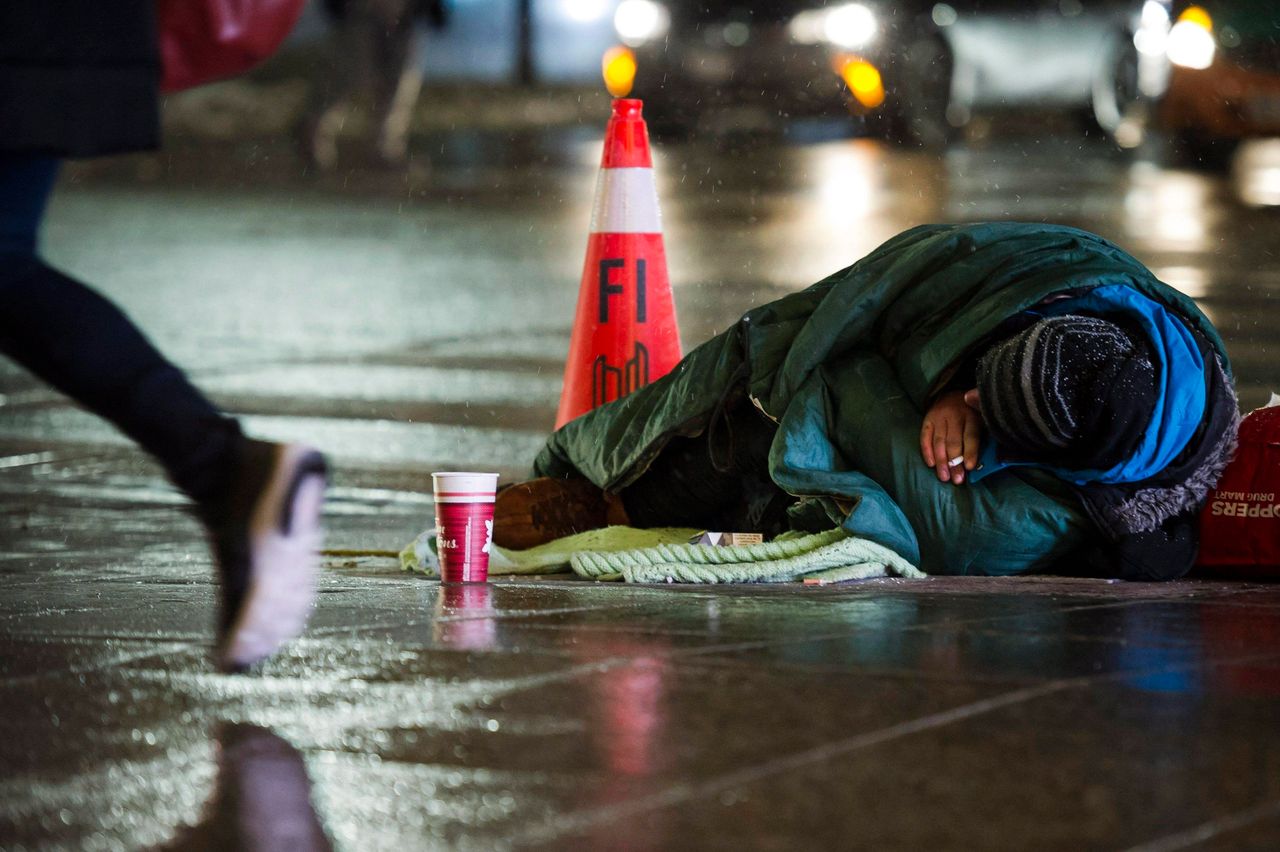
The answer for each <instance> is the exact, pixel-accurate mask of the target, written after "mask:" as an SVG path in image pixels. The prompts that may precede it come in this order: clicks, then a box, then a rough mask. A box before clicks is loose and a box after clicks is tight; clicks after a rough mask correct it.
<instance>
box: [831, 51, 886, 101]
mask: <svg viewBox="0 0 1280 852" xmlns="http://www.w3.org/2000/svg"><path fill="white" fill-rule="evenodd" d="M840 76H841V77H842V78H844V82H845V85H846V86H848V87H849V91H851V92H853V96H854V97H855V98H856V99H857V100H858V103H860V104H862V105H863V106H864V107H866V108H867V109H875V108H876V107H878V106H880V104H882V103H884V81H883V80H881V79H880V71H879V70H878V69H877V68H876V66H874V65H872V64H871V63H870V62H867V61H866V60H865V59H847V60H845V61H844V62H842V63H841V64H840Z"/></svg>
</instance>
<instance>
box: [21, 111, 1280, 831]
mask: <svg viewBox="0 0 1280 852" xmlns="http://www.w3.org/2000/svg"><path fill="white" fill-rule="evenodd" d="M446 142H447V143H448V144H445V143H446ZM423 144H424V145H431V146H433V147H432V149H431V150H432V151H433V154H432V157H433V163H434V166H435V171H434V172H433V173H432V175H433V176H432V177H430V178H427V179H425V180H415V181H412V182H410V184H409V185H406V183H405V182H404V181H402V180H401V181H399V182H397V180H396V179H394V178H390V177H387V176H377V175H370V174H363V173H353V174H351V175H346V176H335V177H333V178H326V179H322V180H317V181H302V180H300V179H299V178H298V176H297V175H296V174H291V173H290V172H289V169H287V168H280V167H279V166H278V163H279V159H278V158H277V159H273V157H274V156H277V155H279V156H284V157H287V152H286V153H282V152H281V151H279V150H275V149H270V148H269V147H268V148H264V149H262V156H260V157H258V158H257V159H256V160H254V163H256V165H253V164H250V165H246V166H245V167H244V171H243V173H237V174H235V175H233V176H227V175H225V174H224V175H221V176H219V175H216V174H214V175H206V174H205V171H206V168H205V166H206V164H205V161H204V160H203V159H201V158H199V157H193V156H191V155H190V153H188V155H187V156H185V157H184V156H183V154H182V152H181V150H179V152H178V153H177V154H175V155H173V156H172V158H171V159H170V160H168V161H166V165H165V167H164V168H160V169H155V168H152V167H151V166H146V167H144V166H141V165H136V164H133V163H131V162H130V161H125V162H123V163H122V164H118V165H116V166H113V167H111V168H106V167H104V170H102V171H100V172H95V171H85V172H79V173H78V172H75V171H72V172H71V173H70V176H69V178H68V181H67V182H66V183H65V184H64V186H63V187H62V188H61V190H60V191H59V194H58V196H57V198H56V200H55V204H54V209H53V211H52V217H51V220H50V228H49V232H48V234H47V243H48V247H49V252H50V254H51V255H52V256H53V257H54V258H55V259H56V260H57V261H58V262H59V263H61V264H63V265H65V266H66V267H68V268H70V269H71V270H72V271H75V272H77V273H79V274H82V275H84V276H86V277H87V278H89V279H91V280H93V281H94V282H95V283H96V284H97V285H98V286H100V287H101V289H103V290H105V291H106V292H108V293H109V294H110V295H111V296H112V297H114V298H116V299H118V300H120V301H121V302H122V303H123V304H124V305H125V306H126V308H127V309H128V310H129V311H130V312H131V313H133V314H134V315H135V316H137V318H138V319H139V320H140V321H141V323H142V324H143V325H144V326H145V327H146V328H147V329H148V331H149V332H150V333H151V334H152V335H153V336H154V337H155V338H157V339H158V341H159V342H160V343H161V345H162V346H163V347H164V348H165V349H166V350H168V351H170V352H171V353H172V354H173V355H174V357H175V359H176V360H178V361H179V362H180V363H182V364H183V365H184V366H186V367H188V368H189V369H191V370H192V372H193V373H194V374H195V376H196V377H197V380H198V381H200V382H201V383H202V384H204V385H205V386H206V387H208V388H209V390H210V391H211V393H212V394H213V395H214V396H215V398H216V399H217V400H218V401H219V402H220V403H222V404H223V405H225V406H226V407H228V408H229V409H230V410H232V411H235V412H237V413H240V414H242V415H245V416H246V418H247V424H248V426H249V428H251V429H252V430H254V431H257V432H260V433H262V434H265V435H267V436H270V437H276V438H306V439H308V440H313V441H317V442H319V443H320V444H321V445H322V446H323V447H324V448H325V449H326V450H327V451H329V452H331V453H332V454H333V455H334V457H335V458H336V459H337V461H338V467H337V474H336V479H337V481H336V485H335V488H334V491H333V494H332V499H331V500H330V502H329V505H328V507H327V521H328V527H329V543H330V544H331V545H332V546H334V547H338V548H343V549H346V550H348V551H350V552H352V553H357V552H358V551H360V550H362V549H371V550H391V549H397V548H399V547H401V546H402V545H404V544H405V543H407V542H408V541H409V540H410V539H411V538H412V537H413V536H414V535H415V534H416V533H417V532H419V531H420V530H421V529H422V528H424V527H426V526H428V525H429V524H430V523H431V522H432V517H431V511H432V503H431V500H430V496H429V488H428V482H429V477H428V476H427V474H428V473H429V472H430V470H432V469H433V468H435V469H438V468H441V467H445V466H450V467H452V466H462V467H472V466H479V467H483V468H487V469H496V470H500V471H501V472H502V473H503V475H504V477H506V478H508V479H510V478H514V477H516V476H520V475H521V474H522V473H523V472H524V470H525V468H526V466H527V465H528V463H529V461H530V460H531V458H532V456H533V454H534V452H535V451H536V450H537V448H538V446H539V445H540V442H541V439H542V437H543V435H544V434H545V431H546V430H547V429H548V428H549V427H550V425H551V422H552V421H553V419H554V406H555V401H556V400H555V397H556V386H557V382H558V377H559V371H560V366H561V363H562V359H563V357H564V352H565V351H566V349H567V344H568V334H569V318H570V317H571V315H572V309H573V304H574V301H575V299H576V297H577V284H578V280H579V276H580V274H581V263H582V253H583V250H584V247H585V242H586V234H585V230H586V222H587V219H588V218H589V212H590V201H591V192H592V182H593V180H594V177H595V175H594V164H595V161H596V158H597V156H598V144H599V142H598V137H597V136H594V135H592V134H583V133H582V132H572V133H567V134H559V135H557V134H555V133H548V134H535V135H533V136H532V137H530V138H529V139H525V138H514V139H510V140H508V139H505V138H497V139H495V138H494V137H493V136H488V137H486V136H483V135H481V136H477V137H475V138H470V137H468V139H467V140H462V141H459V139H457V138H452V137H441V138H440V139H428V140H425V141H424V143H423ZM735 144H736V147H731V148H729V149H726V148H724V147H723V146H717V145H681V146H664V147H662V148H660V150H659V151H658V164H657V165H658V176H659V181H660V192H661V194H662V203H663V212H664V214H665V223H666V234H667V242H668V255H669V258H670V262H671V274H672V279H673V282H674V285H675V292H676V299H677V302H678V307H679V310H680V318H681V322H682V333H683V336H684V339H685V340H686V341H687V342H689V343H690V344H694V343H697V342H699V341H701V340H703V339H705V338H706V337H707V336H709V335H710V334H712V333H714V332H716V331H718V330H720V329H722V328H724V327H725V326H726V325H727V324H728V323H730V322H732V321H733V320H734V319H736V317H737V316H738V315H739V313H740V312H741V311H742V310H744V309H745V308H747V307H749V306H751V305H753V304H755V303H757V302H760V301H763V300H766V299H771V298H774V297H776V296H779V295H782V294H783V293H786V292H789V291H792V290H794V289H797V288H799V287H802V286H804V285H806V284H808V283H811V282H812V281H814V280H817V279H818V278H821V277H823V276H825V275H826V274H829V273H830V272H832V271H834V270H835V269H837V268H840V267H842V266H844V265H847V264H848V263H850V262H852V261H853V260H855V259H856V258H857V257H859V256H860V255H862V254H864V253H865V252H867V251H869V250H870V249H872V248H874V247H875V246H876V245H877V244H879V243H880V242H881V241H882V240H884V239H885V238H887V237H889V236H891V235H892V234H894V233H896V232H898V231H899V230H901V229H903V228H906V227H909V226H911V225H914V224H917V223H919V222H925V221H937V220H944V221H946V220H957V221H970V220H975V219H986V218H1018V219H1047V220H1053V221H1060V222H1065V223H1068V224H1073V225H1078V226H1081V227H1085V228H1089V229H1091V230H1095V231H1098V232H1100V233H1102V234H1103V235H1105V236H1108V237H1111V238H1113V239H1115V240H1116V241H1118V242H1119V243H1120V244H1121V245H1123V246H1124V247H1126V248H1128V249H1130V250H1132V251H1133V252H1134V253H1135V254H1136V255H1138V256H1139V257H1140V258H1141V259H1143V260H1144V261H1145V262H1147V263H1148V264H1150V265H1151V266H1152V267H1153V268H1154V269H1156V270H1157V272H1158V273H1159V274H1160V275H1161V276H1162V277H1164V278H1165V279H1166V280H1168V281H1169V282H1170V283H1171V284H1173V285H1174V286H1177V287H1179V288H1180V289H1182V290H1183V291H1184V292H1186V293H1188V294H1189V295H1191V296H1193V297H1194V298H1196V299H1198V300H1199V301H1200V303H1201V304H1202V305H1203V306H1204V308H1205V309H1206V310H1207V311H1208V312H1209V313H1210V314H1211V315H1212V316H1213V318H1214V320H1215V321H1216V322H1217V323H1218V325H1219V327H1220V328H1221V330H1222V332H1223V334H1224V336H1225V337H1226V338H1227V342H1228V346H1229V347H1230V349H1231V351H1232V353H1233V356H1234V361H1235V365H1236V370H1237V375H1238V376H1239V379H1240V382H1241V388H1242V391H1243V398H1244V400H1245V402H1246V404H1247V405H1256V404H1258V403H1260V402H1261V401H1263V400H1265V399H1266V392H1267V391H1268V390H1269V389H1270V388H1271V387H1274V386H1280V375H1277V372H1276V367H1275V362H1274V359H1273V358H1272V357H1271V356H1270V351H1271V350H1272V349H1273V348H1274V346H1273V344H1274V342H1275V340H1276V337H1277V334H1278V332H1277V331H1276V329H1275V325H1276V323H1275V322H1274V320H1275V317H1276V311H1275V307H1274V306H1275V301H1276V299H1277V295H1278V294H1280V262H1277V259H1276V257H1275V245H1274V237H1273V234H1274V233H1275V228H1274V225H1275V219H1274V214H1275V211H1271V210H1267V209H1262V208H1256V207H1254V206H1251V205H1253V204H1259V203H1262V201H1261V200H1260V199H1261V196H1262V195H1265V192H1266V190H1267V187H1268V186H1269V183H1268V182H1269V181H1270V180H1271V178H1270V177H1268V175H1269V174H1270V172H1268V171H1266V170H1267V169H1269V168H1270V166H1269V165H1267V163H1268V162H1269V160H1266V157H1269V156H1270V154H1269V153H1268V152H1267V151H1266V150H1262V153H1255V154H1250V155H1249V156H1248V157H1242V158H1241V160H1240V161H1238V163H1237V168H1236V172H1235V174H1234V175H1233V176H1232V177H1230V178H1220V177H1213V176H1209V175H1205V174H1198V173H1191V172H1186V171H1177V170H1169V169H1165V168H1163V167H1161V166H1159V165H1158V164H1157V163H1155V162H1152V161H1150V160H1146V159H1142V158H1138V159H1136V160H1130V159H1126V158H1125V157H1123V156H1121V155H1118V154H1114V153H1112V152H1110V151H1106V150H1103V149H1102V148H1101V146H1096V147H1094V148H1090V147H1088V146H1084V145H1081V144H1079V143H1077V142H1070V141H1065V140H1062V139H1058V140H1053V139H1046V140H1025V139H1024V140H1017V139H1015V140H1000V139H995V138H991V139H980V140H975V141H973V142H971V143H970V144H969V145H967V146H960V147H958V148H956V149H954V150H953V151H951V152H949V153H948V154H947V155H945V156H942V157H935V156H929V155H926V154H923V153H918V152H905V151H897V150H892V149H887V148H885V147H883V146H880V145H877V144H875V143H871V142H868V141H865V140H835V141H827V142H822V143H820V144H814V145H802V146H794V147H782V146H779V145H777V144H776V143H771V142H767V141H766V142H758V143H756V142H752V143H750V144H746V143H741V142H739V143H735ZM436 147H438V148H439V151H438V153H437V152H436ZM268 155H271V156H268ZM1264 155H1265V156H1264ZM1250 158H1254V159H1250ZM1257 158H1262V159H1257ZM113 169H114V170H113ZM1250 169H1256V170H1260V171H1256V173H1252V174H1254V177H1252V178H1251V177H1249V175H1250V174H1251V172H1250V171H1249V170H1250ZM138 173H142V174H143V175H144V176H146V177H147V181H148V182H144V183H142V184H139V182H138V181H137V179H136V178H137V176H138ZM1250 181H1252V183H1250ZM1246 185H1250V186H1252V187H1253V189H1252V190H1250V191H1252V192H1256V193H1259V195H1257V196H1256V197H1253V198H1252V199H1251V198H1249V197H1246V192H1245V190H1243V189H1241V187H1242V186H1246ZM1242 200H1243V202H1245V203H1242ZM181 503H182V501H181V499H180V498H178V496H177V495H176V494H175V493H174V492H173V491H172V489H170V488H169V487H168V486H167V485H165V484H164V483H163V481H162V480H161V479H160V477H159V475H158V472H157V469H156V468H155V467H154V465H152V464H151V463H150V462H149V461H148V460H147V459H145V458H143V457H142V456H140V455H139V454H138V453H137V452H136V451H135V450H133V449H132V448H131V447H129V446H128V445H127V444H125V443H124V442H123V439H122V438H120V437H119V436H117V435H115V433H114V432H113V431H112V430H111V429H110V427H108V426H105V425H103V424H102V423H100V422H98V421H96V420H94V419H92V418H91V417H89V416H88V415H86V414H84V413H82V412H80V411H78V410H75V409H74V408H72V407H71V406H69V405H68V404H67V403H66V401H65V400H64V399H63V398H61V397H60V396H58V395H57V394H56V393H53V392H51V391H48V390H47V389H44V388H42V387H40V386H39V385H37V384H36V383H34V382H33V381H32V380H31V379H30V378H29V377H28V376H26V375H24V374H23V373H21V372H20V371H19V370H18V369H17V368H16V367H13V366H12V365H9V364H8V363H3V364H0V543H3V547H2V548H0V572H2V573H3V589H4V591H3V593H2V594H0V717H2V718H4V720H5V723H6V727H5V733H6V736H4V737H3V738H0V767H3V769H4V772H3V777H0V847H3V848H6V849H8V848H15V849H16V848H28V847H38V846H39V847H49V848H68V849H71V848H74V849H120V848H138V847H162V848H164V847H168V848H231V847H233V846H235V847H240V848H254V847H253V844H254V843H258V844H260V848H272V847H276V848H279V846H280V845H285V846H291V848H326V844H331V845H332V846H333V847H335V848H342V849H384V848H385V849H406V848H410V849H417V848H425V849H471V848H477V849H486V850H488V849H502V848H548V849H567V848H590V849H604V848H607V849H614V848H625V849H671V848H733V849H739V848H744V849H748V848H767V849H789V848H806V847H816V848H844V847H846V846H850V845H859V846H867V847H881V846H884V847H895V848H900V847H911V848H931V847H956V846H965V847H971V848H972V847H977V848H1028V847H1034V848H1073V849H1074V848H1081V847H1105V848H1115V847H1124V846H1129V845H1136V844H1151V845H1150V847H1149V848H1156V849H1174V848H1182V847H1183V846H1185V845H1187V844H1189V843H1191V842H1193V841H1194V842H1200V841H1206V840H1207V841H1208V842H1210V843H1215V844H1218V845H1222V846H1229V847H1232V848H1274V847H1275V846H1276V844H1277V842H1280V729H1278V728H1277V726H1276V724H1275V720H1276V719H1277V718H1278V717H1280V592H1278V591H1276V590H1275V589H1274V588H1273V587H1270V586H1265V585H1258V584H1249V583H1239V582H1235V583H1231V582H1217V581H1200V582H1194V581H1188V582H1181V583H1175V584H1169V585H1163V586H1147V585H1123V584H1110V583H1105V582H1099V581H1083V580H1051V579H1024V580H983V579H978V578H962V579H955V580H946V579H929V580H923V581H902V580H875V581H867V582H861V583H853V584H846V585H837V586H833V587H824V588H820V589H819V588H800V587H795V588H790V587H787V588H780V587H779V588H774V587H729V588H715V589H709V588H666V587H662V588H653V587H627V586H618V585H610V584H591V583H585V582H574V581H569V580H563V579H556V578H551V579H539V580H503V581H500V582H494V583H491V584H489V585H485V586H441V585H439V584H436V583H432V582H428V581H425V580H421V579H419V578H415V577H408V576H404V575H402V574H400V573H399V571H398V569H397V567H396V565H395V563H394V561H393V560H389V559H383V558H378V557H373V556H359V555H352V556H343V557H336V556H335V557H332V558H330V559H329V560H328V562H327V566H326V567H327V570H326V571H325V573H324V576H323V581H322V589H321V595H320V601H319V606H318V608H317V612H316V615H315V618H314V619H313V621H312V625H311V627H310V629H309V630H308V632H307V634H306V635H305V636H304V637H303V638H302V639H301V640H300V641H298V642H297V643H295V644H294V645H292V646H291V647H290V648H289V649H288V650H287V651H286V652H285V653H284V654H282V655H280V657H278V658H277V659H275V660H273V661H271V662H270V663H269V664H267V665H266V666H265V667H264V668H263V670H262V671H261V672H259V673H258V674H256V675H254V676H250V677H227V676H224V675H220V674H217V673H216V672H215V671H214V669H213V667H212V666H211V665H210V664H209V661H208V652H209V646H210V642H211V635H212V631H211V628H210V625H211V623H212V618H213V609H212V608H213V601H214V597H215V590H214V588H213V586H212V585H211V581H210V566H209V562H208V557H207V555H206V552H205V550H204V547H203V543H202V541H201V538H200V532H199V528H198V527H197V525H196V524H195V522H194V521H193V520H192V519H191V518H189V517H188V516H187V515H186V514H185V513H184V512H183V511H182V507H181Z"/></svg>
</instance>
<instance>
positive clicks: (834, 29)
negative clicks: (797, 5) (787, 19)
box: [787, 3, 877, 50]
mask: <svg viewBox="0 0 1280 852" xmlns="http://www.w3.org/2000/svg"><path fill="white" fill-rule="evenodd" d="M876 29H877V24H876V15H875V13H874V12H872V11H871V9H869V8H868V7H866V6H864V5H863V4H861V3H846V4H845V5H843V6H833V7H831V8H830V9H810V10H808V11H806V12H801V13H800V14H798V15H796V16H795V17H794V18H792V19H791V23H790V24H788V25H787V30H788V32H789V33H790V35H791V38H792V40H794V41H797V42H800V43H801V44H818V43H820V42H826V43H828V44H833V45H835V46H836V47H840V48H844V49H846V50H854V49H857V48H860V47H866V46H867V45H868V44H870V43H871V40H872V39H874V38H875V37H876Z"/></svg>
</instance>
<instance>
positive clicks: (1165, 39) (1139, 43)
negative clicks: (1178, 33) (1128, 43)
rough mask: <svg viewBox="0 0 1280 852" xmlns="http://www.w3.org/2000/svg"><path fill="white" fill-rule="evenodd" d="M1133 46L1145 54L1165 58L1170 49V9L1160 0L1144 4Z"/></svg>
mask: <svg viewBox="0 0 1280 852" xmlns="http://www.w3.org/2000/svg"><path fill="white" fill-rule="evenodd" d="M1133 46H1134V47H1136V48H1137V49H1138V52H1139V53H1141V54H1143V55H1144V56H1155V57H1161V58H1163V57H1164V56H1165V54H1166V52H1167V51H1168V49H1169V10H1168V9H1166V8H1165V7H1164V4H1163V3H1160V2H1159V0H1147V2H1145V3H1143V4H1142V16H1141V17H1140V18H1139V19H1138V26H1137V28H1136V29H1135V30H1134V33H1133Z"/></svg>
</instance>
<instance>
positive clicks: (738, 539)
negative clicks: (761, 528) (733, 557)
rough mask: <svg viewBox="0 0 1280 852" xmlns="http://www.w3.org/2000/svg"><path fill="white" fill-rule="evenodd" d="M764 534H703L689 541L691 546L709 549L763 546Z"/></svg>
mask: <svg viewBox="0 0 1280 852" xmlns="http://www.w3.org/2000/svg"><path fill="white" fill-rule="evenodd" d="M763 541H764V535H763V534H762V533H747V532H710V531H708V532H702V533H698V534H697V535H695V536H694V537H693V538H691V539H689V543H690V544H703V545H706V546H708V547H734V546H736V545H745V544H761V543H762V542H763Z"/></svg>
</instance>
